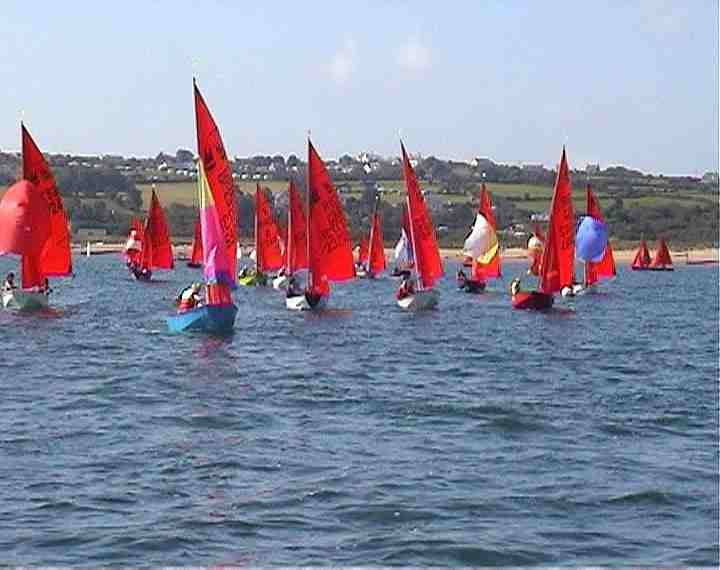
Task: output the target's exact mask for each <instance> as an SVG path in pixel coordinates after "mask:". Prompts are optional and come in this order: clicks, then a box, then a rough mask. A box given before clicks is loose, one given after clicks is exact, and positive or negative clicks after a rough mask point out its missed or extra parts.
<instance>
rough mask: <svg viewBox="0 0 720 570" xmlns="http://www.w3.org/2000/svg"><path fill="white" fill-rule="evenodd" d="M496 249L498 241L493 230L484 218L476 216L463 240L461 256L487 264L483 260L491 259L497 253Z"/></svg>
mask: <svg viewBox="0 0 720 570" xmlns="http://www.w3.org/2000/svg"><path fill="white" fill-rule="evenodd" d="M497 248H498V241H497V234H496V233H495V230H494V229H493V228H492V226H491V225H490V224H489V223H488V221H487V220H486V219H485V216H483V215H482V214H478V215H477V217H476V218H475V225H474V226H473V229H472V231H471V232H470V235H469V236H468V237H467V239H466V240H465V245H464V247H463V254H464V255H466V256H468V257H472V258H473V259H477V260H478V261H480V262H484V263H487V261H485V260H486V259H487V260H489V259H492V257H493V256H494V255H495V253H496V252H497Z"/></svg>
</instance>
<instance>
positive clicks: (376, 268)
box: [356, 196, 385, 279]
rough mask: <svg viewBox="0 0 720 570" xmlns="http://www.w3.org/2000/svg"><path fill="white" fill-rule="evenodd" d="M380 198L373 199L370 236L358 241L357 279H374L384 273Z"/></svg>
mask: <svg viewBox="0 0 720 570" xmlns="http://www.w3.org/2000/svg"><path fill="white" fill-rule="evenodd" d="M379 202H380V197H379V196H378V197H377V198H376V199H375V206H374V208H373V213H372V216H371V218H370V234H369V236H368V237H367V238H365V237H363V238H362V240H361V241H360V256H359V259H358V261H359V267H358V268H357V270H356V273H357V276H358V277H368V278H370V279H375V278H376V277H377V276H378V275H380V274H381V273H382V272H383V271H385V244H384V241H383V235H382V224H381V220H380V213H379V212H378V204H379Z"/></svg>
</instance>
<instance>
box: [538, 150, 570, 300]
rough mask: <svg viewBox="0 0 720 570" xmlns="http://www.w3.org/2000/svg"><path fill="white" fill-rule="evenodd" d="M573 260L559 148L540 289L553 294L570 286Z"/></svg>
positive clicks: (564, 171)
mask: <svg viewBox="0 0 720 570" xmlns="http://www.w3.org/2000/svg"><path fill="white" fill-rule="evenodd" d="M574 258H575V213H574V211H573V203H572V187H571V186H570V172H569V170H568V165H567V157H566V155H565V147H563V151H562V156H561V157H560V167H559V168H558V173H557V178H556V179H555V188H554V189H553V198H552V204H551V205H550V220H549V221H548V233H547V240H546V241H545V248H544V250H543V256H542V262H541V269H540V271H541V272H540V287H539V288H540V290H541V291H542V292H543V293H548V294H551V293H556V292H558V291H560V290H561V289H562V288H563V287H565V286H569V285H572V283H573V281H574V280H575V278H574Z"/></svg>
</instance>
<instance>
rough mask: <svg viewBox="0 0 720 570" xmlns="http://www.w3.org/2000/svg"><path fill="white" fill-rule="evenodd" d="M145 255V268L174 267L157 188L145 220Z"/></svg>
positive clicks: (143, 265)
mask: <svg viewBox="0 0 720 570" xmlns="http://www.w3.org/2000/svg"><path fill="white" fill-rule="evenodd" d="M142 244H143V255H142V263H141V266H142V268H143V269H149V268H153V267H157V268H159V269H172V268H173V266H174V263H173V253H172V245H170V235H169V232H168V227H167V222H166V221H165V214H164V213H163V210H162V207H161V206H160V201H159V200H158V197H157V194H155V190H153V191H152V197H151V198H150V209H149V210H148V217H147V220H146V221H145V230H144V232H143V242H142Z"/></svg>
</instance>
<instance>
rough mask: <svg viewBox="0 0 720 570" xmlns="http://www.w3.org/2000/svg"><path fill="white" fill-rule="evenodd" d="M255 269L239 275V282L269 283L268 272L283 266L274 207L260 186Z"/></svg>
mask: <svg viewBox="0 0 720 570" xmlns="http://www.w3.org/2000/svg"><path fill="white" fill-rule="evenodd" d="M253 253H254V256H253V255H252V254H251V255H250V257H251V258H253V257H254V261H255V271H254V272H247V273H246V274H244V275H242V274H241V275H238V283H240V285H244V286H254V285H261V286H265V285H267V273H268V272H269V271H276V270H278V269H280V267H282V261H283V260H282V252H281V251H280V233H279V231H278V227H277V224H276V223H275V219H274V217H273V214H272V209H271V208H270V204H269V203H268V200H267V198H266V196H265V192H264V191H263V189H262V188H260V184H258V185H257V187H256V189H255V249H254V251H253Z"/></svg>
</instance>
